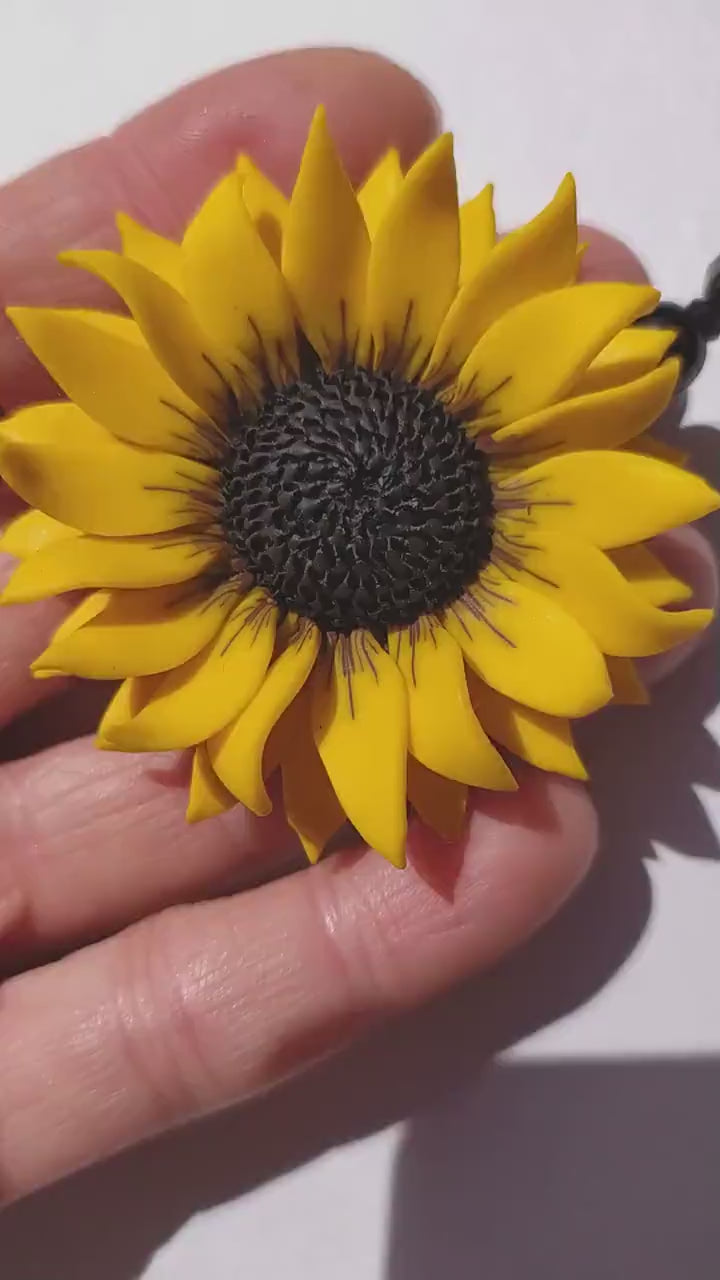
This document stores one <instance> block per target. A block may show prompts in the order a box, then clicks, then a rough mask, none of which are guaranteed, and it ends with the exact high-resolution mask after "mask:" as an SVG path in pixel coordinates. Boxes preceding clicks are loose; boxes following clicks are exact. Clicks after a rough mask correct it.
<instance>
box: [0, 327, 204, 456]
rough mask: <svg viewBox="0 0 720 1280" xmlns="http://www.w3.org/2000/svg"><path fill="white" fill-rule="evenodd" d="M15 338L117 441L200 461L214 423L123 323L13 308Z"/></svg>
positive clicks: (135, 332)
mask: <svg viewBox="0 0 720 1280" xmlns="http://www.w3.org/2000/svg"><path fill="white" fill-rule="evenodd" d="M8 315H9V317H10V319H11V320H12V322H13V324H14V325H15V328H16V329H17V330H18V333H20V334H21V336H22V338H23V339H24V341H25V342H26V343H27V345H28V346H29V347H30V349H31V351H33V352H34V353H35V355H36V356H37V358H38V360H40V361H41V363H42V364H44V365H45V368H46V369H47V370H48V372H49V373H50V374H51V376H52V377H53V378H54V380H55V382H57V384H58V386H59V387H60V388H61V389H62V390H63V391H64V392H65V395H66V396H67V397H68V398H69V399H70V400H73V401H74V402H75V404H76V405H78V407H79V408H80V409H82V410H83V411H84V412H85V413H87V414H88V415H89V416H90V417H91V418H94V420H95V421H96V422H100V423H102V425H103V426H104V427H107V429H108V431H111V432H112V433H113V435H115V436H117V437H118V438H119V439H120V440H128V441H130V442H131V443H132V444H139V445H144V446H145V447H146V448H150V449H162V450H165V451H166V452H168V453H179V454H181V455H183V456H193V455H194V456H197V455H198V454H199V455H200V456H202V455H203V453H204V452H205V451H206V449H207V437H208V433H209V434H210V439H211V440H212V438H213V431H214V428H213V426H212V423H211V422H210V420H209V419H208V418H207V417H206V416H205V415H204V414H203V413H201V411H200V410H199V409H198V407H197V406H196V405H195V404H193V402H192V400H190V399H189V397H188V396H186V395H184V393H183V392H182V391H181V390H180V388H179V387H177V386H176V385H175V383H174V382H173V380H172V378H170V377H169V376H168V374H167V373H166V372H165V370H164V369H163V368H162V366H161V365H160V364H158V361H157V360H156V359H155V357H154V355H153V354H152V352H151V351H150V350H149V348H148V347H147V346H146V345H145V343H144V342H142V341H140V342H138V341H137V335H138V333H139V331H138V329H137V325H135V323H134V322H133V321H132V320H129V319H127V318H126V317H123V316H119V317H115V318H114V319H116V320H118V321H120V323H121V325H122V327H120V325H113V326H112V327H111V326H108V324H107V317H106V316H105V315H103V313H102V312H94V311H70V310H54V309H52V308H49V307H9V308H8Z"/></svg>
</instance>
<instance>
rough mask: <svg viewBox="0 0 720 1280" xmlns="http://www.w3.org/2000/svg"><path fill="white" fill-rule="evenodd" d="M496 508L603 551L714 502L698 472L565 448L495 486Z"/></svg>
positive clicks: (719, 500) (719, 498)
mask: <svg viewBox="0 0 720 1280" xmlns="http://www.w3.org/2000/svg"><path fill="white" fill-rule="evenodd" d="M495 501H496V506H497V509H498V510H502V511H503V512H506V513H507V514H508V515H511V514H512V512H513V511H516V512H523V513H524V514H525V515H527V516H530V517H531V519H532V521H534V522H535V524H537V525H538V527H539V528H541V529H557V530H558V531H559V532H561V533H563V534H565V535H566V536H573V537H578V538H584V539H585V540H586V541H587V542H592V543H593V544H594V545H595V546H597V547H601V548H603V549H607V548H612V547H623V546H626V545H627V544H628V543H632V542H644V541H645V540H646V539H647V538H654V537H655V535H656V534H658V533H664V532H665V531H666V530H668V529H672V528H674V527H675V526H676V525H681V524H686V523H687V522H688V521H691V520H699V519H700V517H701V516H706V515H708V514H709V512H711V511H716V510H717V508H718V506H720V495H718V494H717V493H716V492H715V490H714V489H713V488H712V487H711V486H710V485H709V484H708V483H707V481H705V480H703V479H701V477H700V476H695V475H692V474H691V473H690V472H689V471H681V470H680V468H679V467H673V466H671V464H670V463H667V462H658V461H657V459H655V458H646V457H643V456H642V455H641V454H639V453H631V452H629V451H624V452H622V453H620V452H612V451H610V450H607V451H606V450H597V451H596V450H587V451H586V452H584V453H565V454H561V455H560V456H559V457H557V458H548V459H547V461H544V462H538V463H537V464H536V465H535V466H533V467H529V468H528V470H527V471H524V472H523V473H522V474H521V475H520V476H518V477H516V478H514V479H513V478H509V479H506V480H500V481H499V482H498V483H497V484H496V486H495Z"/></svg>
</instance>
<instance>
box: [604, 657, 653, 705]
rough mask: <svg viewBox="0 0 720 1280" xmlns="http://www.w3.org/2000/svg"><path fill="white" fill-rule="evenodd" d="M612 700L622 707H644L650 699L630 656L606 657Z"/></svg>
mask: <svg viewBox="0 0 720 1280" xmlns="http://www.w3.org/2000/svg"><path fill="white" fill-rule="evenodd" d="M606 662H607V669H608V675H609V676H610V682H611V684H612V691H613V702H617V703H618V704H619V705H620V706H624V707H644V706H647V704H648V703H649V701H650V695H649V694H648V691H647V689H646V688H645V685H644V684H643V682H642V680H641V679H640V676H639V675H638V670H637V667H636V665H635V663H634V662H633V660H632V658H607V659H606Z"/></svg>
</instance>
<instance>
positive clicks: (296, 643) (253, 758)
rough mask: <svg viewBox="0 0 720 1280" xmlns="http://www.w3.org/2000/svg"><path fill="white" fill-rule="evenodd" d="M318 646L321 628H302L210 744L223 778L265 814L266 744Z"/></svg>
mask: <svg viewBox="0 0 720 1280" xmlns="http://www.w3.org/2000/svg"><path fill="white" fill-rule="evenodd" d="M319 648H320V632H319V631H318V629H317V627H315V626H313V625H312V624H310V625H308V626H303V627H301V628H299V630H298V632H297V634H296V636H295V637H294V638H293V639H291V640H290V642H289V644H288V646H287V648H286V649H285V650H284V651H283V652H282V653H281V654H280V655H279V657H277V658H276V659H275V661H274V662H273V664H272V666H271V667H270V670H269V671H268V673H267V676H266V677H265V680H264V681H263V683H262V685H261V686H260V688H259V689H258V691H257V692H256V694H255V696H254V697H253V699H252V701H251V702H250V703H249V704H247V705H246V706H245V709H244V710H243V711H242V712H241V713H240V715H239V716H238V718H237V719H236V720H234V721H233V723H232V724H231V725H229V727H228V728H227V729H225V730H224V731H223V732H222V733H220V734H218V736H217V737H215V738H213V739H212V741H211V742H209V743H208V751H209V754H210V759H211V761H212V766H213V768H214V770H215V772H216V773H217V775H218V777H219V778H220V779H221V781H222V782H224V784H225V786H226V787H227V788H228V789H229V790H230V791H231V792H232V794H233V795H234V796H235V797H236V798H237V799H238V800H240V801H241V802H242V804H244V805H245V806H246V808H248V809H251V810H252V812H253V813H258V814H266V813H269V812H270V810H271V809H272V804H271V801H270V797H269V795H268V793H267V791H266V789H265V783H264V781H263V756H264V752H265V746H266V744H267V741H268V738H269V736H270V733H271V731H272V729H273V728H274V726H275V725H276V724H277V722H278V720H279V719H280V717H281V715H282V714H283V712H284V711H286V710H287V708H288V707H289V706H290V703H291V702H292V701H293V699H294V698H295V697H296V696H297V695H298V694H299V692H300V690H301V689H302V687H303V685H304V684H305V681H306V680H307V678H308V676H309V675H310V672H311V671H312V669H313V666H314V664H315V659H316V657H317V654H318V650H319Z"/></svg>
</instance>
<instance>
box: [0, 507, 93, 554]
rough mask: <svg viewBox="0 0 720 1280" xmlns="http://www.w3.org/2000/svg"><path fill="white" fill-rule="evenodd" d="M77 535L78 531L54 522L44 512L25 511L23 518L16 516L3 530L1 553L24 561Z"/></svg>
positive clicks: (0, 542)
mask: <svg viewBox="0 0 720 1280" xmlns="http://www.w3.org/2000/svg"><path fill="white" fill-rule="evenodd" d="M76 534H77V529H71V528H70V525H68V524H61V523H60V521H59V520H53V518H52V516H46V515H45V513H44V512H43V511H23V513H22V515H21V516H16V517H15V519H14V520H11V521H10V524H9V525H7V526H6V528H5V529H3V531H2V536H1V537H0V551H4V552H5V554H6V555H9V556H15V557H16V559H18V560H24V559H25V558H26V557H27V556H31V555H33V554H34V553H35V552H36V551H42V549H43V548H44V547H50V546H52V545H53V544H54V543H56V542H60V541H61V540H62V539H63V538H74V537H75V536H76Z"/></svg>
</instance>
